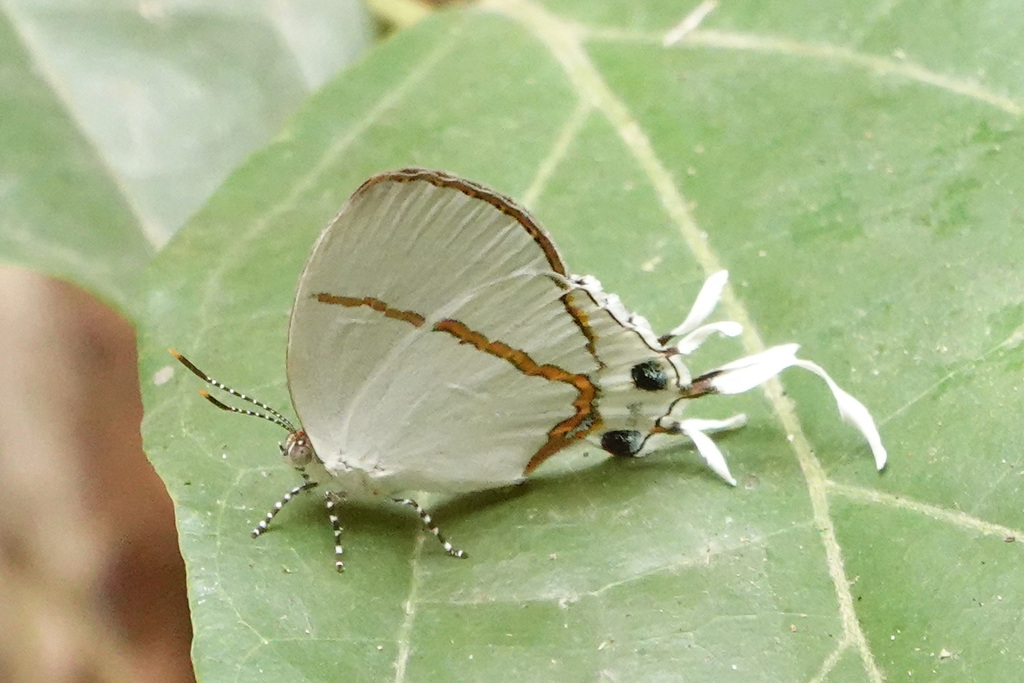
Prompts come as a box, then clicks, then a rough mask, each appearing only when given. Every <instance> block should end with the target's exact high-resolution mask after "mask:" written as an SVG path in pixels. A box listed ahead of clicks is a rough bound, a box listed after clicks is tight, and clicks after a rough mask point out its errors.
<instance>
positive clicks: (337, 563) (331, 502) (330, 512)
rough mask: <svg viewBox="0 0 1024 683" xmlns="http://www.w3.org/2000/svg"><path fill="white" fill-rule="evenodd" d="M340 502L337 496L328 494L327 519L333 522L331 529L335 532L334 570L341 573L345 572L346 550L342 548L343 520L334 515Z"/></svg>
mask: <svg viewBox="0 0 1024 683" xmlns="http://www.w3.org/2000/svg"><path fill="white" fill-rule="evenodd" d="M339 502H341V501H340V499H339V497H338V495H337V494H334V493H329V494H327V517H328V518H329V519H330V520H331V529H333V530H334V568H335V569H337V570H338V571H339V572H343V571H345V563H344V562H342V561H341V554H342V553H343V552H345V549H344V548H342V547H341V520H340V519H338V515H336V514H334V506H335V505H337V504H338V503H339Z"/></svg>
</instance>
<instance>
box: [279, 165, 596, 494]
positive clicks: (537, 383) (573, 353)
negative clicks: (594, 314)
mask: <svg viewBox="0 0 1024 683" xmlns="http://www.w3.org/2000/svg"><path fill="white" fill-rule="evenodd" d="M573 288H574V286H573V285H572V283H571V282H570V280H569V279H568V274H567V272H566V270H565V267H564V264H563V263H562V260H561V258H560V256H559V255H558V253H557V250H556V249H555V247H554V245H553V244H552V243H551V241H550V239H549V238H548V237H547V235H546V234H545V233H544V232H543V230H542V229H541V228H540V227H539V226H538V225H537V224H536V223H535V222H534V221H533V219H532V218H531V217H530V216H529V215H528V214H526V212H525V211H524V210H523V209H521V208H519V207H518V206H517V205H516V204H515V203H514V202H512V201H511V200H509V199H507V198H505V197H502V196H501V195H498V194H496V193H494V192H492V191H490V190H487V189H485V188H482V187H480V186H477V185H475V184H473V183H470V182H468V181H465V180H461V179H458V178H455V177H452V176H449V175H447V174H443V173H438V172H433V171H423V170H416V169H411V170H407V171H397V172H393V173H386V174H382V175H379V176H375V177H373V178H371V179H370V180H368V181H367V182H366V183H364V185H363V186H362V187H360V188H359V190H357V191H356V192H355V193H354V194H353V196H352V197H351V198H350V199H349V201H348V203H346V205H345V206H344V207H343V208H342V210H341V212H340V213H339V214H338V216H337V217H336V218H335V219H334V221H333V222H332V223H331V224H330V225H329V226H328V227H327V229H326V230H325V231H324V233H323V234H322V235H321V237H320V239H319V241H318V242H317V244H316V246H315V247H314V248H313V252H312V254H311V256H310V258H309V261H308V262H307V264H306V268H305V270H304V271H303V274H302V276H301V278H300V279H299V285H298V289H297V292H296V299H295V305H294V308H293V311H292V318H291V325H290V329H289V338H288V382H289V388H290V391H291V394H292V401H293V404H294V406H295V410H296V412H297V413H298V415H299V418H300V420H301V421H302V425H303V428H304V429H305V430H306V432H307V433H308V435H309V437H310V439H311V440H312V442H313V446H314V447H315V449H316V451H317V454H318V455H319V456H320V458H321V460H323V462H324V464H325V466H326V467H327V469H328V470H329V471H332V472H334V473H340V472H343V471H346V470H351V469H356V470H363V471H365V472H367V473H369V474H370V476H371V477H372V478H373V479H374V480H375V481H376V482H378V483H379V484H380V486H381V487H383V488H385V489H387V490H394V491H397V490H405V489H414V490H440V491H452V492H455V491H466V490H474V489H480V488H487V487H493V486H501V485H504V484H508V483H511V482H515V481H517V480H519V479H521V478H522V476H523V473H524V470H525V469H526V467H527V465H528V464H529V463H530V462H531V460H533V459H536V458H537V456H538V455H543V457H547V455H550V454H551V453H554V452H556V451H557V450H559V449H561V448H562V447H563V446H565V445H567V444H568V443H571V442H573V441H575V440H577V439H580V438H582V437H584V436H586V435H587V434H588V433H590V432H591V431H593V430H594V429H596V427H597V422H598V420H597V418H596V410H595V400H596V394H597V389H596V387H595V386H594V384H593V383H592V380H591V379H590V375H591V374H593V373H595V372H597V371H598V370H599V369H600V367H601V364H600V362H599V361H598V360H597V358H596V356H595V353H594V344H595V338H594V335H593V332H592V330H591V329H590V327H589V323H588V321H587V320H586V317H585V314H584V313H583V311H582V310H581V309H579V308H578V307H576V306H574V305H573V304H572V302H571V297H570V296H568V293H569V292H570V291H572V290H573ZM543 457H542V458H541V459H543Z"/></svg>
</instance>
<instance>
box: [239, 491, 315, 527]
mask: <svg viewBox="0 0 1024 683" xmlns="http://www.w3.org/2000/svg"><path fill="white" fill-rule="evenodd" d="M314 486H316V482H315V481H310V480H309V479H306V483H304V484H302V485H300V486H296V487H295V488H293V489H292V490H291V491H289V492H288V493H286V494H284V497H283V498H282V499H281V500H279V501H277V502H276V503H274V507H272V508H270V512H268V513H267V516H266V517H265V518H264V519H263V521H261V522H260V523H259V524H257V525H256V528H255V529H253V530H252V537H253V538H256V537H257V536H259V535H260V534H262V533H263V532H264V531H266V530H267V527H268V526H270V522H271V520H273V519H274V517H276V516H277V513H278V512H280V511H281V508H283V507H284V506H285V504H286V503H288V501H290V500H291V499H292V498H294V497H295V496H297V495H299V494H300V493H302V492H303V491H308V490H310V489H311V488H313V487H314Z"/></svg>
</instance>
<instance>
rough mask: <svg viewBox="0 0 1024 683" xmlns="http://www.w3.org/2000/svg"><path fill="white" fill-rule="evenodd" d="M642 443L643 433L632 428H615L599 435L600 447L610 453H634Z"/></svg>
mask: <svg viewBox="0 0 1024 683" xmlns="http://www.w3.org/2000/svg"><path fill="white" fill-rule="evenodd" d="M643 445H644V438H643V435H642V434H640V432H638V431H636V430H633V429H617V430H615V431H611V432H605V433H604V434H602V435H601V448H603V449H605V450H606V451H608V452H609V453H611V454H612V455H636V454H637V452H638V451H639V450H640V448H641V447H643Z"/></svg>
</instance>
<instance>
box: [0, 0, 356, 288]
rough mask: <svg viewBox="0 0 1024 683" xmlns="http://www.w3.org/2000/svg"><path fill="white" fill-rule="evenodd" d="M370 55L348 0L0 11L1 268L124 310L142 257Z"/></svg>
mask: <svg viewBox="0 0 1024 683" xmlns="http://www.w3.org/2000/svg"><path fill="white" fill-rule="evenodd" d="M367 42H368V27H367V22H366V20H365V19H364V18H363V15H362V14H361V8H360V6H359V5H358V4H357V3H355V2H354V0H349V1H348V2H344V3H337V2H327V1H324V0H302V1H301V2H291V3H286V4H282V3H270V4H266V3H263V4H261V3H248V2H239V3H222V2H217V3H202V2H200V3H188V4H187V5H180V4H178V5H167V4H166V3H152V2H141V3H135V4H131V3H129V4H125V3H123V2H117V1H116V0H105V1H101V2H94V3H90V4H89V5H88V6H87V7H86V6H83V5H82V4H81V3H78V2H69V1H68V0H53V1H48V2H45V3H40V2H35V0H10V2H6V3H4V7H3V10H2V11H0V65H2V68H0V86H2V89H0V120H2V121H3V125H2V126H0V177H2V178H3V182H2V183H0V200H2V202H3V206H4V212H3V215H2V217H0V258H3V259H4V260H5V261H8V262H10V263H19V264H24V265H29V266H33V267H35V268H37V269H40V270H44V271H47V272H50V273H52V274H55V275H59V276H62V277H64V278H66V279H69V280H71V281H73V282H76V283H77V284H80V285H82V286H85V287H86V288H88V289H90V290H91V291H92V292H94V293H95V294H98V295H100V296H102V297H104V298H106V299H108V300H110V301H111V302H112V303H115V304H116V305H118V306H119V307H121V308H125V307H128V306H129V301H130V300H132V299H133V298H136V297H138V295H139V293H140V288H141V286H142V281H141V280H142V273H143V270H144V268H145V264H146V263H147V262H148V260H149V258H150V256H151V254H152V252H153V251H154V250H155V249H157V248H158V247H160V246H161V245H163V244H164V243H165V242H166V241H167V239H168V238H169V237H170V235H171V234H172V233H173V232H174V231H175V230H176V229H177V228H178V227H179V226H180V225H181V224H182V223H184V221H185V219H186V218H187V217H188V216H189V215H191V214H192V213H193V212H194V211H195V209H196V208H198V207H199V206H200V205H201V204H202V203H203V202H204V201H205V200H206V198H207V197H208V196H209V195H210V193H211V192H212V191H213V190H214V189H215V188H216V187H217V186H218V185H219V184H220V183H221V182H222V181H223V179H224V177H225V176H226V175H227V174H228V172H229V171H230V170H232V169H233V168H235V167H236V166H237V165H238V163H239V162H240V161H241V160H242V159H243V158H244V157H245V156H246V155H247V154H248V153H249V152H250V151H251V150H252V149H253V148H255V147H258V146H261V145H263V144H265V143H266V141H267V140H269V139H270V137H271V135H272V134H273V133H274V132H276V131H277V130H278V128H279V127H280V125H281V122H282V121H283V120H284V118H285V117H286V116H287V115H289V114H290V113H291V112H292V111H293V110H294V108H295V107H296V105H297V104H298V103H299V102H301V100H302V99H303V98H304V97H305V96H306V95H307V93H308V92H309V91H310V90H311V89H312V88H315V87H317V86H319V85H320V84H321V83H322V82H323V81H324V80H325V79H327V78H328V77H330V76H332V75H333V74H335V73H336V72H337V70H338V69H339V68H340V66H341V65H342V64H344V63H345V62H347V61H351V60H352V59H353V58H354V57H355V55H356V54H358V52H359V51H361V50H362V49H363V47H364V46H365V45H366V43H367Z"/></svg>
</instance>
